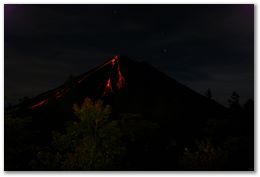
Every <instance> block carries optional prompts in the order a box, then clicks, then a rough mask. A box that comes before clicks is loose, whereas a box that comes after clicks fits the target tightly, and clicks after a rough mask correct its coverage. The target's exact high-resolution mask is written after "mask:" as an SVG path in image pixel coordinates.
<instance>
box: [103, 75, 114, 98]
mask: <svg viewBox="0 0 260 177" xmlns="http://www.w3.org/2000/svg"><path fill="white" fill-rule="evenodd" d="M112 91H113V90H112V85H111V80H110V78H109V79H108V80H107V83H106V87H105V92H104V95H107V94H108V93H109V92H112Z"/></svg>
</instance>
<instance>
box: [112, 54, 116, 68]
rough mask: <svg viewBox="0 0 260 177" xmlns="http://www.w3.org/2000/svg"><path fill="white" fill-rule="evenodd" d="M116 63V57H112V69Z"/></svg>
mask: <svg viewBox="0 0 260 177" xmlns="http://www.w3.org/2000/svg"><path fill="white" fill-rule="evenodd" d="M117 61H118V56H117V55H116V56H114V58H112V60H111V63H112V67H114V65H115V64H116V62H117Z"/></svg>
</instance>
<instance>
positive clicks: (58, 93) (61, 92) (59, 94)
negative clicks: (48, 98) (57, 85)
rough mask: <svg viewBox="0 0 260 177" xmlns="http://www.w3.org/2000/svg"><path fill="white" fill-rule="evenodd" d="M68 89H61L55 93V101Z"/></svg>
mask: <svg viewBox="0 0 260 177" xmlns="http://www.w3.org/2000/svg"><path fill="white" fill-rule="evenodd" d="M68 90H69V89H68V88H63V89H62V90H60V91H57V92H56V93H55V98H56V99H59V98H60V97H62V96H63V95H64V94H65V93H66V92H67V91H68Z"/></svg>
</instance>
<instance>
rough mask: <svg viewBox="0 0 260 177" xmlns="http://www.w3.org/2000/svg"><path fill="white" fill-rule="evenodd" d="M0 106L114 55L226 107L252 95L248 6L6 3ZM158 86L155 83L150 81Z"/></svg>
mask: <svg viewBox="0 0 260 177" xmlns="http://www.w3.org/2000/svg"><path fill="white" fill-rule="evenodd" d="M4 10H5V11H4V23H5V24H4V25H5V26H4V37H5V39H4V50H5V51H4V52H5V53H4V59H5V60H4V63H5V64H4V66H5V68H4V69H5V76H4V77H5V104H6V103H9V102H10V103H15V102H17V100H18V99H19V98H22V97H24V96H28V97H33V96H36V95H38V94H40V93H42V92H44V91H47V90H49V89H52V88H55V87H57V86H59V85H61V84H62V83H64V81H65V80H67V79H68V77H69V76H70V75H75V76H76V75H78V74H81V73H84V72H86V71H88V70H89V69H92V68H93V67H95V66H98V65H100V64H102V63H103V62H104V61H105V60H107V59H109V58H111V57H112V56H113V55H115V54H123V55H127V56H129V57H130V58H132V59H133V60H140V61H141V60H144V61H146V62H148V63H151V64H152V65H154V66H155V67H156V68H158V69H159V70H161V71H163V72H164V73H166V74H167V75H169V76H171V77H172V78H174V79H176V80H177V81H179V82H180V83H183V84H185V85H186V86H188V87H190V88H192V89H193V90H195V91H197V92H199V93H201V94H204V92H205V91H206V90H207V89H208V88H211V91H212V95H213V99H215V100H217V101H219V102H220V103H222V104H225V105H227V99H228V98H229V97H230V95H231V93H232V92H233V91H237V92H238V93H239V94H240V96H241V101H242V102H243V101H245V100H246V99H248V98H250V97H251V98H253V89H254V6H253V5H5V7H4ZM155 84H156V83H155Z"/></svg>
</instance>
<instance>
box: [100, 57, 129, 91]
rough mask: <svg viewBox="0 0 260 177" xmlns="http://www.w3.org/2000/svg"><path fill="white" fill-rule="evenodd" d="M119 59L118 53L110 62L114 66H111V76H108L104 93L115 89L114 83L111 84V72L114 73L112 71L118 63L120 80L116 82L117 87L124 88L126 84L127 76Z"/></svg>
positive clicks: (117, 70)
mask: <svg viewBox="0 0 260 177" xmlns="http://www.w3.org/2000/svg"><path fill="white" fill-rule="evenodd" d="M118 61H119V57H118V56H117V55H116V56H115V57H114V58H112V59H111V60H110V62H109V63H111V64H112V68H111V71H110V77H109V78H108V80H107V82H106V86H105V91H104V95H107V94H108V93H109V92H112V91H113V89H112V84H111V73H112V71H113V69H114V67H115V65H116V64H117V65H116V66H117V69H116V74H117V77H116V78H118V80H117V82H116V86H117V89H118V90H120V89H122V88H123V87H124V86H125V78H124V76H123V75H122V73H121V70H120V66H119V63H118Z"/></svg>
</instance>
